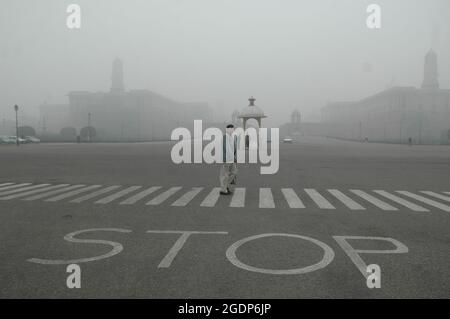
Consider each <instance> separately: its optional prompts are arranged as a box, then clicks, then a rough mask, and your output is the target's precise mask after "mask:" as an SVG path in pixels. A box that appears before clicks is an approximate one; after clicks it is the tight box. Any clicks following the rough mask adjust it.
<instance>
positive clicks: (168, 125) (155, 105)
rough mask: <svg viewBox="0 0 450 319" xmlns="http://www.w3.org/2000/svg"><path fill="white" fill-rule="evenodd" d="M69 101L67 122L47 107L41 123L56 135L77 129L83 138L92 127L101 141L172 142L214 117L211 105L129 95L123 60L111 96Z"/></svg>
mask: <svg viewBox="0 0 450 319" xmlns="http://www.w3.org/2000/svg"><path fill="white" fill-rule="evenodd" d="M68 98H69V105H68V107H67V108H63V107H61V110H62V109H64V110H65V112H66V116H65V117H64V118H63V119H60V121H56V120H54V117H55V113H54V110H53V111H51V110H50V109H49V107H48V106H45V105H44V106H42V107H41V119H46V122H47V127H48V129H52V131H53V132H55V131H56V130H57V131H58V132H59V130H61V129H62V128H63V127H73V128H75V129H76V131H77V132H78V134H79V133H80V132H81V130H82V128H83V127H87V126H91V127H93V128H94V129H95V131H96V138H95V139H96V140H97V141H149V140H169V139H170V134H171V132H172V130H173V129H174V128H176V127H179V126H184V127H191V126H192V125H193V122H194V120H196V119H199V120H203V121H204V122H205V123H210V122H212V116H213V115H212V109H211V108H210V107H209V106H208V104H207V103H182V102H177V101H174V100H171V99H169V98H167V97H165V96H162V95H160V94H157V93H155V92H152V91H149V90H129V91H127V90H126V89H125V85H124V79H123V64H122V61H121V60H119V59H116V60H114V62H113V66H112V75H111V88H110V91H109V92H88V91H71V92H69V94H68ZM53 109H54V108H53ZM60 117H61V115H60V112H58V118H60ZM56 122H58V124H56Z"/></svg>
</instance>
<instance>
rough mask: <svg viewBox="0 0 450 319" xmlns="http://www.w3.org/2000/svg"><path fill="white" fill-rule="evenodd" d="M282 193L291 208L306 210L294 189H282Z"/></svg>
mask: <svg viewBox="0 0 450 319" xmlns="http://www.w3.org/2000/svg"><path fill="white" fill-rule="evenodd" d="M281 192H282V193H283V195H284V198H285V199H286V201H287V203H288V205H289V207H290V208H305V205H304V204H303V202H302V201H301V199H300V198H299V197H298V196H297V194H296V193H295V191H294V190H293V189H292V188H282V189H281Z"/></svg>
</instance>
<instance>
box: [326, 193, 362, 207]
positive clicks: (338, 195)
mask: <svg viewBox="0 0 450 319" xmlns="http://www.w3.org/2000/svg"><path fill="white" fill-rule="evenodd" d="M328 191H329V192H330V193H331V194H332V195H333V196H334V197H336V198H337V199H339V200H340V201H341V202H342V203H343V204H344V205H345V206H347V207H348V208H349V209H350V210H365V208H364V207H362V206H361V205H360V204H358V203H357V202H355V201H354V200H353V199H351V198H350V197H348V196H347V195H345V194H344V193H342V192H341V191H339V190H337V189H329V190H328Z"/></svg>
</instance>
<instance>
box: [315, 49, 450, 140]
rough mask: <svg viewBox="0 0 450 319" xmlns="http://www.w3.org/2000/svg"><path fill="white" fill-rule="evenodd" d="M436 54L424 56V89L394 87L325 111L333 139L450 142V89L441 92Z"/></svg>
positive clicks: (327, 125) (327, 124) (324, 119)
mask: <svg viewBox="0 0 450 319" xmlns="http://www.w3.org/2000/svg"><path fill="white" fill-rule="evenodd" d="M437 65H438V64H437V55H436V53H435V52H434V51H433V50H430V51H429V52H428V53H427V54H426V56H425V63H424V74H423V82H422V87H421V88H420V89H417V88H414V87H392V88H389V89H387V90H385V91H383V92H380V93H378V94H375V95H373V96H370V97H367V98H365V99H362V100H360V101H352V102H332V103H328V104H327V105H326V106H325V107H323V108H322V122H323V123H324V126H325V130H326V135H328V136H330V137H336V138H342V139H351V140H365V139H366V138H367V139H368V140H369V141H378V142H394V143H407V142H408V141H409V139H410V138H411V139H412V142H413V143H415V144H416V143H426V144H433V143H445V144H447V143H450V135H449V134H450V90H444V89H439V82H438V68H437Z"/></svg>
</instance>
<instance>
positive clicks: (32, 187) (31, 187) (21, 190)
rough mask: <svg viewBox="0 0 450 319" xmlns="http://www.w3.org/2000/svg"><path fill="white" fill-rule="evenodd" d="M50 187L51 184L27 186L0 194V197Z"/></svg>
mask: <svg viewBox="0 0 450 319" xmlns="http://www.w3.org/2000/svg"><path fill="white" fill-rule="evenodd" d="M48 185H50V184H37V185H32V186H27V187H21V188H15V189H13V190H8V191H5V192H0V195H1V196H4V195H9V194H14V193H19V192H23V191H27V190H30V189H35V188H39V187H44V186H48Z"/></svg>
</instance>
